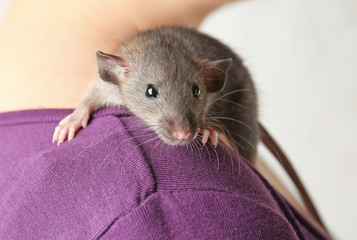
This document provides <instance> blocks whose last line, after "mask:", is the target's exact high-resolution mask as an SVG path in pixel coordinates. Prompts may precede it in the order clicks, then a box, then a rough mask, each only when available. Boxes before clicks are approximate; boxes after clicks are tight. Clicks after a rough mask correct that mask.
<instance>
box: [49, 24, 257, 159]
mask: <svg viewBox="0 0 357 240" xmlns="http://www.w3.org/2000/svg"><path fill="white" fill-rule="evenodd" d="M97 61H98V73H99V74H98V78H97V79H96V81H95V82H94V83H93V84H92V85H91V87H90V88H89V90H88V92H87V94H86V96H85V97H84V100H83V101H82V103H81V104H80V105H79V106H78V107H77V108H76V109H75V111H74V112H73V113H72V114H70V115H68V116H67V117H66V118H65V119H63V120H62V121H61V122H60V123H59V125H58V126H57V127H56V129H55V132H54V134H53V141H57V142H58V144H60V143H62V142H63V141H64V140H65V139H66V137H67V135H68V140H71V139H73V137H74V135H75V133H76V132H77V131H78V130H79V128H81V127H83V128H85V127H86V126H87V123H88V120H89V118H90V115H91V114H92V113H93V112H94V111H96V110H98V109H99V108H102V107H106V106H125V107H126V108H128V109H129V110H130V111H131V112H132V113H133V114H134V115H135V116H136V117H138V118H139V119H141V120H142V121H143V122H144V123H145V124H146V125H147V126H149V127H150V128H152V129H153V130H154V131H155V132H156V134H157V135H158V136H159V137H160V138H161V139H162V140H163V141H164V142H166V143H168V144H170V145H184V144H188V143H190V142H191V141H193V140H194V139H195V138H196V137H197V135H198V134H199V133H200V132H201V133H202V140H201V141H202V142H203V144H205V143H206V141H207V139H208V137H209V136H210V142H211V144H213V145H216V144H217V137H218V134H217V133H218V132H220V133H224V134H226V135H228V136H230V140H231V142H232V144H233V146H234V147H235V148H236V150H237V151H238V152H239V154H240V155H242V156H243V157H245V158H246V159H248V160H252V159H253V158H254V156H255V152H256V149H255V148H256V144H257V141H258V133H257V132H258V121H257V97H256V91H255V87H254V84H253V82H252V80H251V77H250V74H249V72H248V70H247V69H246V67H245V66H244V65H243V62H242V60H241V59H240V58H239V57H238V56H237V55H236V54H235V53H234V52H233V51H232V50H231V49H229V48H228V47H227V46H226V45H224V44H223V43H221V42H219V41H218V40H216V39H214V38H212V37H210V36H208V35H205V34H202V33H199V32H197V31H196V30H193V29H189V28H185V27H161V28H157V29H153V30H148V31H144V32H140V33H138V34H135V35H133V36H131V37H130V38H128V39H127V40H126V41H124V43H123V44H122V45H121V46H120V48H119V50H118V51H117V52H116V53H115V55H110V54H105V53H102V52H99V51H98V52H97Z"/></svg>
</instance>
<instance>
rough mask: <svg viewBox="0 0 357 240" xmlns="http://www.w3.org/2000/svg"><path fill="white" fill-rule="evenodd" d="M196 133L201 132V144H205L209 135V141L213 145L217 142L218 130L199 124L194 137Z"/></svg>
mask: <svg viewBox="0 0 357 240" xmlns="http://www.w3.org/2000/svg"><path fill="white" fill-rule="evenodd" d="M198 133H202V144H203V145H205V144H206V142H207V141H208V138H209V137H210V142H211V144H212V145H213V146H214V147H217V144H218V132H217V131H215V130H213V129H212V128H210V127H206V126H201V127H200V128H199V130H198V132H197V134H196V136H195V137H194V138H196V137H197V135H198Z"/></svg>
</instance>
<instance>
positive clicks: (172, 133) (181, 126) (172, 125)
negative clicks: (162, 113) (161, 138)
mask: <svg viewBox="0 0 357 240" xmlns="http://www.w3.org/2000/svg"><path fill="white" fill-rule="evenodd" d="M163 126H164V129H165V130H166V133H167V134H166V136H167V137H168V138H169V141H168V143H170V144H173V145H175V144H180V143H181V144H182V143H185V142H187V140H189V139H190V137H191V136H192V130H191V127H190V124H189V121H188V120H186V119H184V120H182V119H178V117H171V116H170V117H165V118H164V119H163Z"/></svg>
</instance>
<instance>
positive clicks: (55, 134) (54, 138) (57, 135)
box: [52, 126, 61, 143]
mask: <svg viewBox="0 0 357 240" xmlns="http://www.w3.org/2000/svg"><path fill="white" fill-rule="evenodd" d="M60 131H61V128H60V126H57V127H56V128H55V131H54V133H53V136H52V143H54V142H56V141H57V140H58V137H59V134H60Z"/></svg>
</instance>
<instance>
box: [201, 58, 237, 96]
mask: <svg viewBox="0 0 357 240" xmlns="http://www.w3.org/2000/svg"><path fill="white" fill-rule="evenodd" d="M231 63H232V58H226V59H222V60H217V61H208V62H205V64H204V66H203V69H202V72H203V75H204V78H205V79H204V81H205V85H206V89H207V92H209V93H215V92H219V91H221V90H223V88H224V86H225V85H226V78H227V72H228V69H229V67H230V66H231Z"/></svg>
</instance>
